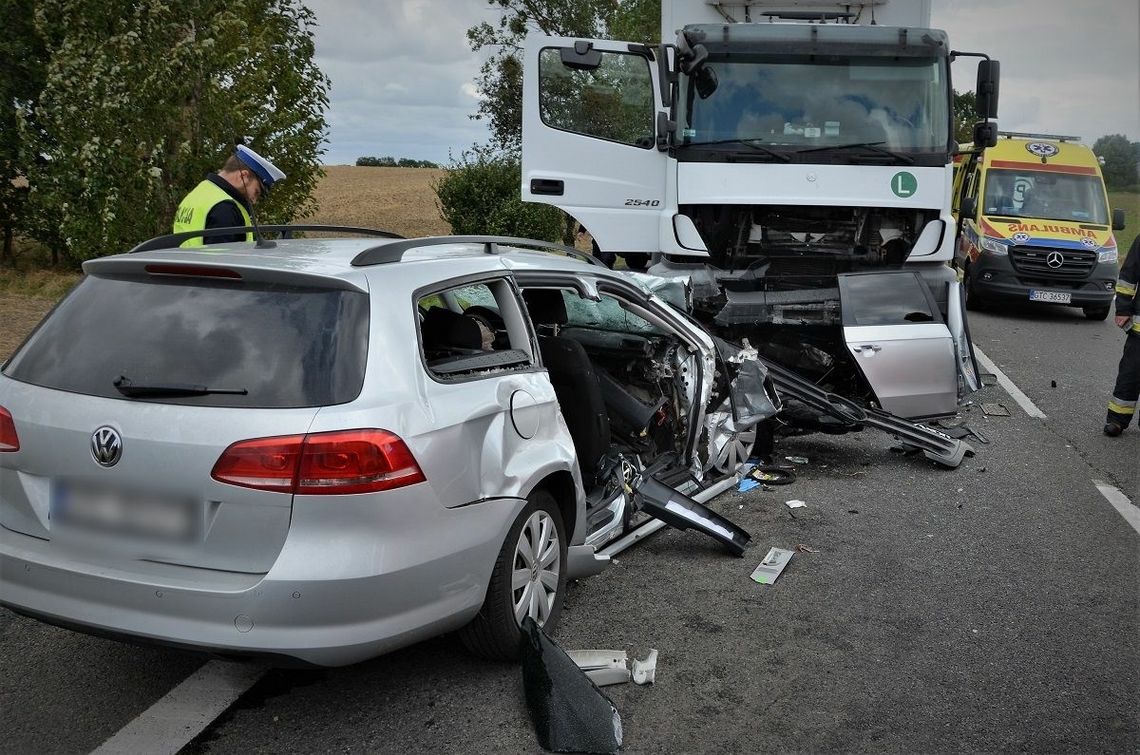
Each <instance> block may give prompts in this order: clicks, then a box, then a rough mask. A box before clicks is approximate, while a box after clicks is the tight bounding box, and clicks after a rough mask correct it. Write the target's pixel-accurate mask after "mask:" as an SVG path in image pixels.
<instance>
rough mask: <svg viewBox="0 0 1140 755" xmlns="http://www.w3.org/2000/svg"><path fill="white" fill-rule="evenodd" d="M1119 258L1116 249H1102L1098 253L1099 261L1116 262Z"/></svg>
mask: <svg viewBox="0 0 1140 755" xmlns="http://www.w3.org/2000/svg"><path fill="white" fill-rule="evenodd" d="M1119 258H1120V255H1118V254H1117V253H1116V250H1115V249H1102V250H1101V251H1099V252H1097V255H1096V259H1097V262H1116V260H1118V259H1119Z"/></svg>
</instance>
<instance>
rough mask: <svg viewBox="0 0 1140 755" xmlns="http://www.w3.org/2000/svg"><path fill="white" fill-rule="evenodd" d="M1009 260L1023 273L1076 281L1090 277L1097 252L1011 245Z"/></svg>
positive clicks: (1094, 265) (1038, 276) (1035, 276)
mask: <svg viewBox="0 0 1140 755" xmlns="http://www.w3.org/2000/svg"><path fill="white" fill-rule="evenodd" d="M1009 260H1010V262H1011V263H1013V269H1014V270H1016V271H1017V272H1018V273H1020V274H1021V275H1028V276H1032V277H1034V278H1047V279H1051V280H1071V281H1076V280H1084V279H1085V278H1088V277H1089V274H1090V273H1091V272H1092V271H1093V268H1095V267H1096V252H1087V251H1085V250H1083V249H1081V250H1077V249H1045V248H1041V247H1028V246H1011V247H1010V248H1009ZM1058 260H1059V261H1060V264H1058ZM1050 262H1052V264H1050Z"/></svg>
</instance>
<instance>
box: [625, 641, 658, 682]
mask: <svg viewBox="0 0 1140 755" xmlns="http://www.w3.org/2000/svg"><path fill="white" fill-rule="evenodd" d="M630 674H631V676H633V683H634V684H653V682H655V681H656V680H657V651H656V650H653V649H650V651H649V655H647V656H645V660H643V661H639V660H637V659H636V658H635V659H634V661H633V668H632V669H631V670H630Z"/></svg>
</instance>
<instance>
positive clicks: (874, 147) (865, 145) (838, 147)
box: [796, 142, 914, 165]
mask: <svg viewBox="0 0 1140 755" xmlns="http://www.w3.org/2000/svg"><path fill="white" fill-rule="evenodd" d="M885 143H886V142H856V143H855V144H831V145H824V146H821V147H808V148H807V149H801V150H797V151H796V154H797V155H802V154H803V153H805V152H826V151H829V150H834V151H836V152H842V151H844V150H848V149H868V150H870V151H872V152H878V153H879V154H881V155H889V156H890V157H893V158H895V159H896V160H901V161H902V162H904V163H906V164H907V165H913V164H914V158H913V157H911V156H910V155H905V154H903V153H902V152H892V151H891V150H889V149H883V148H882V147H880V146H879V145H880V144H885Z"/></svg>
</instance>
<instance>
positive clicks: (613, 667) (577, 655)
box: [566, 650, 629, 687]
mask: <svg viewBox="0 0 1140 755" xmlns="http://www.w3.org/2000/svg"><path fill="white" fill-rule="evenodd" d="M566 655H568V656H570V660H572V661H574V664H575V665H576V666H578V668H580V669H582V670H583V671H585V672H586V676H588V677H590V681H592V682H593V683H594V684H596V685H598V686H599V687H605V686H607V685H610V684H624V683H626V682H628V681H629V665H628V662H629V654H628V653H626V652H625V651H624V650H567V651H566Z"/></svg>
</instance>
